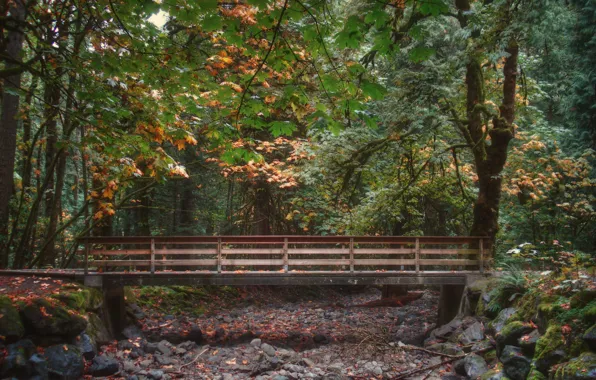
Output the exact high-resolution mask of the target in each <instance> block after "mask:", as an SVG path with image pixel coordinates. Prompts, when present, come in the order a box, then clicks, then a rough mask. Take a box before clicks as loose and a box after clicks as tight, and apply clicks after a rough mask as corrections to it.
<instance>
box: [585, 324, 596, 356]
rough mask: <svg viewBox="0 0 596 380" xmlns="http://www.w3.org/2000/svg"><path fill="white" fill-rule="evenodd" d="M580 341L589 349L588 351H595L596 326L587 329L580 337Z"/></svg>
mask: <svg viewBox="0 0 596 380" xmlns="http://www.w3.org/2000/svg"><path fill="white" fill-rule="evenodd" d="M582 339H583V340H584V342H586V344H587V345H588V347H590V350H592V351H596V325H593V326H592V327H590V328H589V329H587V330H586V332H585V333H584V335H582Z"/></svg>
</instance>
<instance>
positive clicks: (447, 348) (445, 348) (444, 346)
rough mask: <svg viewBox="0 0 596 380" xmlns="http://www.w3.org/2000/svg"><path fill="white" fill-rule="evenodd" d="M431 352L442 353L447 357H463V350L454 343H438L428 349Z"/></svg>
mask: <svg viewBox="0 0 596 380" xmlns="http://www.w3.org/2000/svg"><path fill="white" fill-rule="evenodd" d="M427 349H428V350H429V351H435V352H440V353H442V354H446V355H461V354H463V353H464V352H463V350H462V349H461V348H460V347H459V346H458V345H456V344H453V343H437V344H433V345H432V346H429V347H427Z"/></svg>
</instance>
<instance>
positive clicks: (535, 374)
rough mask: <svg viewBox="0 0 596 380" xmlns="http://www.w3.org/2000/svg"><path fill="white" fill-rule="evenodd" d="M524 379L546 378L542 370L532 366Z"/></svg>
mask: <svg viewBox="0 0 596 380" xmlns="http://www.w3.org/2000/svg"><path fill="white" fill-rule="evenodd" d="M526 380H546V376H544V375H543V374H542V372H540V371H538V370H537V369H536V368H534V367H532V369H531V370H530V373H529V374H528V377H526Z"/></svg>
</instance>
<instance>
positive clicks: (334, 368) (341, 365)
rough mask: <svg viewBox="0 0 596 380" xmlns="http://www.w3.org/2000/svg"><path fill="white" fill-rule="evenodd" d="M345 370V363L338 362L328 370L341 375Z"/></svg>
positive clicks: (328, 367)
mask: <svg viewBox="0 0 596 380" xmlns="http://www.w3.org/2000/svg"><path fill="white" fill-rule="evenodd" d="M344 368H345V366H344V363H342V362H337V363H333V364H331V365H329V366H327V370H328V371H331V372H335V373H341V372H342V371H343V369H344Z"/></svg>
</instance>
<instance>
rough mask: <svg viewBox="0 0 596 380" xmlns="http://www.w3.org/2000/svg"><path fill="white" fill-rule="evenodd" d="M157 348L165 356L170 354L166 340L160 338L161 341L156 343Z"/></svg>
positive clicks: (170, 350)
mask: <svg viewBox="0 0 596 380" xmlns="http://www.w3.org/2000/svg"><path fill="white" fill-rule="evenodd" d="M157 350H158V351H159V352H161V353H162V354H164V355H166V356H170V355H172V349H171V348H170V346H169V343H168V341H166V340H162V341H161V342H159V343H157Z"/></svg>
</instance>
